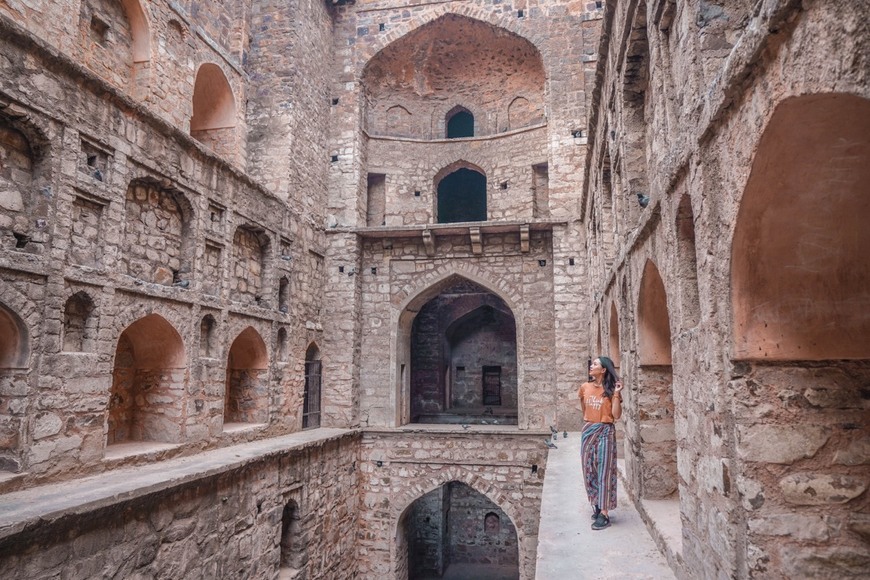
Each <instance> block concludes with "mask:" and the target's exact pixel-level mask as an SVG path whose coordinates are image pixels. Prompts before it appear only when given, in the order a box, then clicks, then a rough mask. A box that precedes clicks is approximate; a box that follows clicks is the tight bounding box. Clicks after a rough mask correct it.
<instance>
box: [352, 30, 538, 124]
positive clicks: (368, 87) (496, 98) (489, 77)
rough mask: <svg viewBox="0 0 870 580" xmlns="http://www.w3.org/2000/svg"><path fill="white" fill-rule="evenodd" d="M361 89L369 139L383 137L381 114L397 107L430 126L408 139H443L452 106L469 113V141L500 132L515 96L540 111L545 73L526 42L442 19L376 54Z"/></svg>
mask: <svg viewBox="0 0 870 580" xmlns="http://www.w3.org/2000/svg"><path fill="white" fill-rule="evenodd" d="M361 82H362V86H363V90H364V93H365V98H364V103H365V106H366V108H367V110H366V111H365V117H366V119H367V127H368V128H369V131H370V132H371V133H372V134H376V135H378V134H380V135H382V134H384V133H385V132H386V131H387V128H386V126H385V119H386V115H385V112H386V110H387V109H389V108H390V107H392V106H394V105H395V104H396V103H397V102H401V103H402V104H403V106H404V107H405V108H407V109H408V110H411V111H414V114H415V116H419V117H420V118H431V119H432V120H433V122H432V126H431V127H428V128H427V127H423V126H422V125H421V126H419V127H415V128H414V131H415V132H416V133H417V134H416V135H413V136H415V137H418V138H423V139H441V138H443V137H444V136H445V135H446V134H447V131H446V122H447V121H448V118H447V117H448V115H447V109H448V108H449V107H451V106H452V104H455V103H457V102H458V103H462V104H463V106H464V107H465V109H466V110H467V111H468V112H471V111H473V112H474V117H475V120H476V121H477V123H476V127H475V130H474V133H473V134H474V135H475V136H481V135H491V134H496V133H497V132H498V131H499V130H501V128H499V127H498V126H497V125H496V119H498V118H499V117H502V118H503V117H504V116H505V115H504V112H505V111H506V110H507V109H508V106H509V104H510V102H511V101H512V100H513V99H514V98H516V96H517V95H523V97H524V98H526V99H528V100H529V102H530V103H531V106H532V107H535V108H541V109H542V108H543V103H544V97H545V95H544V92H545V91H544V87H545V83H546V72H545V70H544V65H543V59H542V57H541V54H540V51H539V50H538V49H537V48H536V47H535V45H534V44H532V43H531V42H529V41H528V40H527V39H525V38H523V37H521V36H519V35H517V34H515V33H513V32H509V31H507V30H505V29H503V28H500V27H497V26H493V25H492V24H489V23H486V22H483V21H481V20H477V19H474V18H469V17H467V16H462V15H458V14H445V15H443V16H440V17H438V18H436V19H434V20H432V21H431V22H428V23H426V24H424V25H422V26H420V27H418V28H416V29H415V30H413V31H411V32H409V33H408V34H405V35H404V36H402V37H400V38H398V39H396V40H395V41H393V42H392V43H390V44H389V45H387V46H386V47H384V48H383V49H381V50H380V51H379V52H378V53H377V54H375V55H374V56H373V57H372V58H371V59H370V60H369V61H368V62H367V63H366V65H365V68H364V69H363V71H362V75H361ZM445 103H448V104H447V105H445ZM482 122H485V124H484V125H481V123H482Z"/></svg>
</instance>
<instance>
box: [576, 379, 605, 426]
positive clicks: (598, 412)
mask: <svg viewBox="0 0 870 580" xmlns="http://www.w3.org/2000/svg"><path fill="white" fill-rule="evenodd" d="M578 395H579V397H580V399H581V400H582V401H583V420H584V421H586V422H588V423H613V401H612V400H611V399H609V398H607V397H605V396H604V387H596V386H595V383H583V384H582V385H580V390H579V391H578Z"/></svg>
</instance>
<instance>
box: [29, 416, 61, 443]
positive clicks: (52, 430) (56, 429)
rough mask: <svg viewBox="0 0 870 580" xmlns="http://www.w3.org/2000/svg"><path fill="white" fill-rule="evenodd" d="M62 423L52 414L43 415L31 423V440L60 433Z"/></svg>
mask: <svg viewBox="0 0 870 580" xmlns="http://www.w3.org/2000/svg"><path fill="white" fill-rule="evenodd" d="M61 427H63V421H62V420H61V418H60V417H58V416H57V415H55V414H54V413H43V414H41V415H39V416H37V417H36V419H35V420H34V422H33V438H34V439H43V438H45V437H50V436H52V435H57V434H58V433H60V430H61Z"/></svg>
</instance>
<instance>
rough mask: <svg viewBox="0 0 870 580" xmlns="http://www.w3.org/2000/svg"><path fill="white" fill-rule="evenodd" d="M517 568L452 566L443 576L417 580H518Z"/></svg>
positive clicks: (469, 565)
mask: <svg viewBox="0 0 870 580" xmlns="http://www.w3.org/2000/svg"><path fill="white" fill-rule="evenodd" d="M518 578H519V576H518V575H517V568H516V566H514V567H510V566H488V565H475V564H451V565H450V566H448V567H447V570H445V571H444V575H443V576H422V577H417V578H416V580H471V579H473V580H517V579H518Z"/></svg>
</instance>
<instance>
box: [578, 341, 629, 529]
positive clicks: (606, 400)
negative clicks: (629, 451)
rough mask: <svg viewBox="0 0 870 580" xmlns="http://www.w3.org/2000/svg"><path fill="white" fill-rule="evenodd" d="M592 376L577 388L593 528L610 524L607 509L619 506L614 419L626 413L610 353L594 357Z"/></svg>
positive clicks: (587, 492) (600, 527) (583, 455)
mask: <svg viewBox="0 0 870 580" xmlns="http://www.w3.org/2000/svg"><path fill="white" fill-rule="evenodd" d="M589 376H591V377H592V381H591V382H588V383H583V384H582V385H581V386H580V389H579V391H578V392H577V396H579V397H580V408H581V409H583V421H584V424H583V433H582V435H581V436H580V453H581V455H582V457H583V475H584V477H583V479H584V481H585V483H586V495H588V496H589V503H590V504H592V507H593V510H594V511H593V513H592V519H593V520H595V521H594V522H593V523H592V529H593V530H603V529H604V528H606V527H608V526H609V525H610V518H609V517H608V515H607V512H608V511H609V510H612V509H614V508H615V507H616V428H615V427H614V425H613V422H614V421H616V420H617V419H619V418H620V417H621V416H622V394H621V393H622V383H621V382H620V381H619V377H618V376H617V374H616V370H615V369H614V368H613V361H612V360H610V359H609V358H607V357H606V356H602V357H599V358H597V359H595V360H594V361H592V364H591V365H589Z"/></svg>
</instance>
